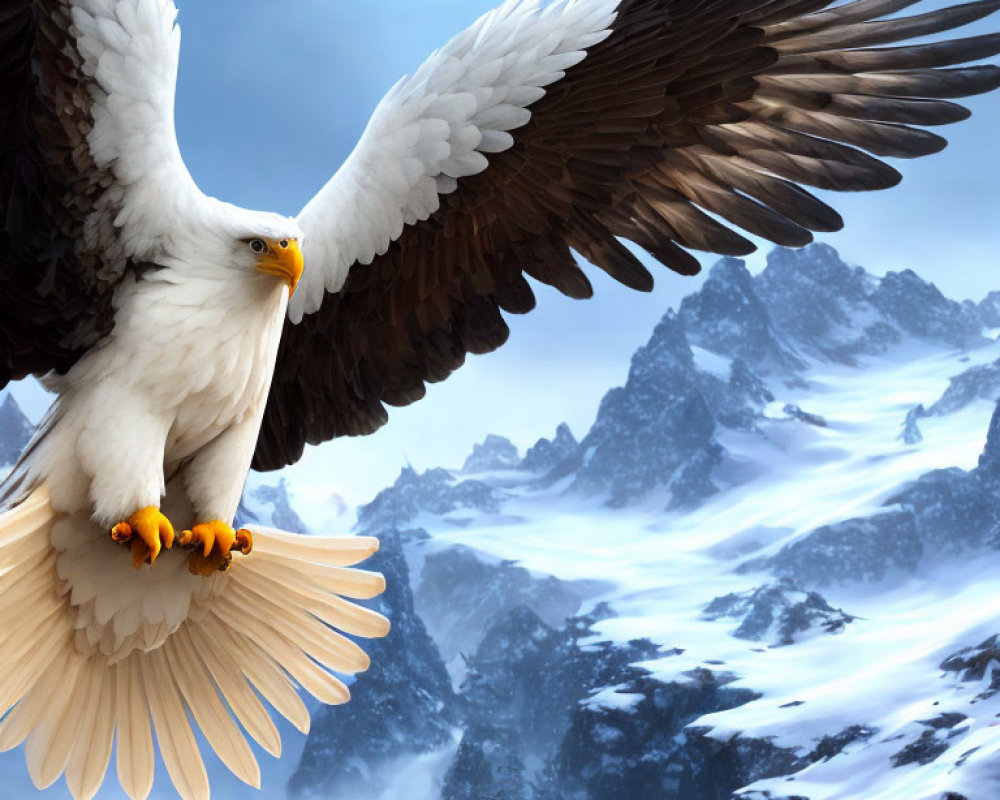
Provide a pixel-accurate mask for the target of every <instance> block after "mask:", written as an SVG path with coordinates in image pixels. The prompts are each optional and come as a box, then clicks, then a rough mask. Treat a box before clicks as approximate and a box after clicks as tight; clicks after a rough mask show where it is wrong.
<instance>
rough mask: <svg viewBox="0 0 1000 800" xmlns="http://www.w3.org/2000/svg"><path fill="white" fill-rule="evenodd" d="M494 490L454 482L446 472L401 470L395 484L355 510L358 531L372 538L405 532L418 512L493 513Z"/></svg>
mask: <svg viewBox="0 0 1000 800" xmlns="http://www.w3.org/2000/svg"><path fill="white" fill-rule="evenodd" d="M498 503H499V500H498V498H497V496H496V494H495V492H494V490H493V489H492V488H491V487H490V486H488V485H487V484H485V483H482V482H480V481H475V480H466V481H458V480H456V478H455V476H454V475H453V474H452V473H451V472H449V471H448V470H446V469H442V468H440V467H439V468H437V469H430V470H427V471H426V472H422V473H418V472H417V471H416V470H415V469H413V468H412V467H403V469H402V470H401V471H400V473H399V477H398V478H397V479H396V482H395V483H394V484H393V485H392V486H390V487H389V488H388V489H383V490H382V491H381V492H379V493H378V494H377V495H376V496H375V499H374V500H372V501H371V502H370V503H368V504H367V505H364V506H361V507H360V508H359V509H358V524H357V527H358V530H359V531H360V532H362V533H370V534H372V535H374V536H378V535H381V532H382V531H383V530H390V529H392V528H399V529H402V528H405V527H406V526H407V524H408V523H410V522H412V521H413V520H414V519H415V518H416V517H417V516H418V515H419V514H420V513H421V512H429V513H432V514H439V515H440V514H447V513H449V512H451V511H455V510H457V509H460V508H471V509H476V510H479V511H487V512H492V511H496V509H497V507H498Z"/></svg>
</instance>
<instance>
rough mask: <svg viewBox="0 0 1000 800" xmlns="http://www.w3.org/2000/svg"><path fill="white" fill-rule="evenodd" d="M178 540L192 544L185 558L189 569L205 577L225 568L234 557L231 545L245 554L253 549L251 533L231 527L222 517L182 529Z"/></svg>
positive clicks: (184, 544)
mask: <svg viewBox="0 0 1000 800" xmlns="http://www.w3.org/2000/svg"><path fill="white" fill-rule="evenodd" d="M178 541H179V542H180V544H181V545H182V546H184V547H195V548H196V549H195V551H194V552H193V553H192V554H191V556H190V558H189V559H188V569H189V570H190V571H191V572H192V573H193V574H195V575H204V576H206V577H208V576H210V575H214V574H215V573H216V572H220V571H221V572H225V571H226V570H227V569H229V567H230V565H231V564H232V560H233V555H232V551H233V546H234V545H235V546H236V549H237V550H238V551H239V552H241V553H243V554H244V555H246V554H247V553H249V552H250V550H251V549H253V534H251V533H250V531H248V530H239V531H235V530H233V526H232V525H228V524H227V523H225V522H222V521H221V520H213V521H212V522H204V523H202V524H200V525H195V526H194V527H193V528H191V530H189V531H184V532H183V533H182V534H181V535H180V537H178Z"/></svg>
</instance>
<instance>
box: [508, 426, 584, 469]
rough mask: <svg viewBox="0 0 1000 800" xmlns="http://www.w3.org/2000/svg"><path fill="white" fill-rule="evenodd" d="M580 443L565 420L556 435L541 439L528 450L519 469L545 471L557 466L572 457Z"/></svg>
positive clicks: (557, 429)
mask: <svg viewBox="0 0 1000 800" xmlns="http://www.w3.org/2000/svg"><path fill="white" fill-rule="evenodd" d="M579 446H580V443H579V442H577V440H576V437H575V436H574V435H573V432H572V431H571V430H570V429H569V425H567V424H566V423H565V422H563V423H562V424H560V425H559V427H558V428H556V435H555V436H554V437H553V438H551V439H539V440H538V441H537V442H535V444H534V445H533V446H532V447H531V448H530V449H529V450H528V452H527V453H526V454H525V456H524V460H523V461H522V462H521V463H520V465H519V466H518V469H522V470H525V471H526V472H538V473H545V472H548V471H549V470H551V469H553V468H555V467H557V466H558V465H559V464H561V463H562V462H564V461H565V460H566V459H568V458H572V456H573V454H574V453H575V452H576V450H577V448H578V447H579Z"/></svg>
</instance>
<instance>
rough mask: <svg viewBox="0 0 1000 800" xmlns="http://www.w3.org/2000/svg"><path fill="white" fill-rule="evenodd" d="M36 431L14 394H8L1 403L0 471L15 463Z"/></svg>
mask: <svg viewBox="0 0 1000 800" xmlns="http://www.w3.org/2000/svg"><path fill="white" fill-rule="evenodd" d="M34 432H35V426H34V425H32V424H31V422H30V421H29V420H28V418H27V417H26V416H25V415H24V412H23V411H21V407H20V406H19V405H18V404H17V400H15V399H14V396H13V395H11V394H8V395H6V397H4V400H3V403H2V404H0V471H3V469H4V468H5V467H11V466H13V465H14V462H16V461H17V459H18V457H19V456H20V455H21V451H22V450H24V448H25V447H27V445H28V441H29V440H30V439H31V436H32V434H33V433H34Z"/></svg>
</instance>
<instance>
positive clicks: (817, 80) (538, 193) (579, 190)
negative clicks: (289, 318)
mask: <svg viewBox="0 0 1000 800" xmlns="http://www.w3.org/2000/svg"><path fill="white" fill-rule="evenodd" d="M915 4H916V0H856V2H853V3H848V4H845V5H840V6H832V5H831V3H830V2H828V0H746V1H744V2H718V1H717V0H626V2H623V3H622V5H621V9H620V14H619V17H618V19H617V21H616V22H615V25H614V33H613V35H612V36H611V37H609V38H608V39H606V40H605V41H604V42H602V43H601V44H599V45H597V46H595V47H594V48H592V50H591V51H590V53H589V54H588V56H587V58H586V59H585V60H584V61H583V62H582V63H581V64H579V65H578V66H576V67H573V68H572V69H570V70H569V71H568V72H567V75H566V77H565V78H564V79H563V80H561V81H560V82H559V83H557V84H555V85H554V86H552V87H549V91H548V94H547V95H546V96H545V97H544V98H543V99H542V100H540V101H539V102H538V103H536V104H535V105H534V106H533V107H532V109H531V110H532V119H531V122H530V123H529V124H528V125H527V126H525V127H524V128H522V129H519V130H517V131H515V146H514V147H513V148H512V149H511V150H509V151H507V152H504V153H502V154H499V155H495V156H492V157H491V160H490V167H489V168H488V169H487V170H486V171H485V172H484V173H482V174H480V175H478V176H475V177H472V178H465V179H463V180H461V181H460V182H459V188H458V190H457V191H456V192H455V193H453V194H451V195H448V196H445V197H443V198H442V204H441V208H440V210H439V211H438V212H437V213H436V214H434V215H433V216H432V217H431V218H430V219H428V220H427V221H426V222H422V223H419V224H417V225H415V226H413V227H410V228H407V229H406V230H405V231H404V232H403V234H402V236H401V237H400V238H399V239H398V240H397V241H396V242H394V243H393V244H392V246H391V247H390V248H389V251H388V252H387V253H386V254H385V255H384V256H382V257H380V258H377V259H376V260H375V261H374V263H373V264H372V265H371V266H364V267H363V266H358V265H355V267H353V268H352V269H351V272H350V274H349V276H348V279H347V282H346V284H345V285H344V287H343V289H342V291H341V292H340V293H339V294H337V295H330V296H328V297H327V298H326V300H325V302H324V304H323V306H322V307H321V308H320V310H319V311H318V312H316V313H315V314H311V315H308V316H307V317H305V318H304V319H303V321H302V322H301V324H298V325H292V324H288V325H286V328H285V334H284V339H283V341H282V345H281V352H280V354H279V360H278V368H277V371H276V374H275V379H274V384H273V386H272V391H271V396H270V398H269V401H268V408H267V412H266V415H265V420H264V425H263V428H262V430H261V436H260V440H259V442H258V447H257V453H256V459H255V466H256V467H257V468H259V469H270V468H277V467H280V466H283V465H284V464H288V463H292V462H294V461H295V460H297V459H298V457H299V456H300V455H301V453H302V449H303V446H304V445H305V443H307V442H308V443H313V444H317V443H319V442H322V441H324V440H327V439H330V438H333V437H335V436H344V435H359V434H367V433H371V432H372V431H374V430H375V429H377V428H378V427H380V426H381V425H382V424H383V423H385V421H386V419H387V414H386V410H385V407H384V405H385V404H397V405H401V404H405V403H409V402H413V401H414V400H416V399H419V398H420V397H422V396H423V393H424V383H425V382H427V381H439V380H443V379H444V378H445V377H447V376H448V374H450V373H451V372H452V371H453V370H454V369H456V368H457V367H459V366H460V365H461V364H462V362H463V360H464V358H465V354H466V353H482V352H486V351H489V350H492V349H494V348H496V347H498V346H500V345H501V344H503V342H504V341H505V340H506V338H507V334H508V329H507V325H506V323H505V322H504V320H503V317H502V316H501V314H500V310H501V309H502V310H504V311H508V312H513V313H523V312H525V311H527V310H530V309H531V308H532V307H533V305H534V298H533V296H532V293H531V289H530V287H529V286H528V284H527V283H526V282H525V280H524V278H523V273H527V274H529V275H531V276H532V277H535V278H536V279H538V280H541V281H543V282H545V283H548V284H550V285H552V286H555V287H557V288H558V289H560V290H561V291H563V292H564V293H566V294H567V295H569V296H571V297H589V296H590V294H591V292H592V289H591V286H590V282H589V281H588V279H587V277H586V276H585V275H584V274H583V273H582V272H581V271H580V269H579V268H578V267H577V265H576V263H575V261H574V258H573V255H572V252H571V248H572V250H575V251H577V252H578V253H580V254H581V255H582V256H584V257H585V258H586V259H587V260H588V261H590V262H592V263H593V264H595V265H596V266H598V267H600V268H601V269H603V270H604V271H605V272H607V273H608V274H609V275H611V276H612V277H614V278H615V279H616V280H618V281H620V282H622V283H624V284H625V285H627V286H631V287H633V288H636V289H640V290H644V289H649V288H650V287H651V286H652V277H651V276H650V274H649V272H648V271H647V270H646V269H645V267H644V266H643V265H642V264H641V263H640V262H639V260H638V259H637V258H636V257H635V256H634V255H633V254H632V253H631V251H629V250H628V249H627V248H626V247H624V246H623V245H622V244H621V243H620V241H619V237H620V238H625V239H630V240H631V241H633V242H635V243H636V244H638V245H639V246H641V247H643V248H645V249H646V250H648V251H649V252H650V253H652V254H653V255H654V256H655V257H656V258H658V259H659V260H660V261H662V262H663V263H664V264H665V265H666V266H668V267H669V268H671V269H673V270H674V271H676V272H679V273H681V274H686V275H689V274H693V273H695V272H697V270H698V262H697V261H696V260H695V259H694V257H693V256H691V254H690V253H688V252H687V250H688V249H694V250H705V251H710V252H715V253H720V254H729V255H743V254H746V253H748V252H751V251H752V250H753V245H752V244H751V242H750V241H749V240H747V239H746V238H745V237H744V236H742V235H740V234H739V233H738V232H736V231H734V230H732V229H730V228H729V227H727V226H726V225H724V224H722V223H721V222H719V221H718V219H717V218H721V219H723V220H726V221H727V222H729V223H731V224H732V225H735V226H738V227H740V228H743V229H744V230H747V231H750V232H752V233H755V234H757V235H759V236H762V237H764V238H767V239H770V240H771V241H774V242H776V243H779V244H788V245H804V244H807V243H808V242H809V241H811V239H812V232H813V231H832V230H838V229H839V228H840V227H841V225H842V222H841V219H840V217H839V216H838V215H837V213H836V212H835V211H834V210H833V209H831V208H830V207H829V206H827V205H826V204H825V203H823V202H822V201H820V200H818V199H817V198H815V197H814V196H812V195H811V194H809V193H808V192H807V191H806V190H805V189H803V188H801V187H800V186H799V185H798V184H804V185H807V186H815V187H818V188H822V189H834V190H841V191H857V190H871V189H881V188H886V187H889V186H892V185H895V184H896V183H897V182H898V181H899V179H900V176H899V173H898V172H897V171H896V170H894V169H893V168H892V167H890V166H888V165H886V164H884V163H882V162H881V161H879V160H878V159H877V158H875V157H874V156H902V157H914V156H921V155H926V154H928V153H932V152H936V151H937V150H939V149H941V147H943V146H944V140H943V139H941V138H940V137H938V136H936V135H934V134H931V133H929V132H927V131H924V130H922V129H921V128H915V127H911V126H913V125H921V126H932V125H940V124H946V123H950V122H954V121H956V120H959V119H962V118H964V117H965V116H966V115H967V112H966V110H965V109H964V108H963V107H961V106H958V105H956V104H954V103H950V102H944V100H945V99H953V98H957V97H964V96H968V95H973V94H978V93H981V92H986V91H989V90H992V89H994V88H996V87H997V86H1000V69H998V68H997V67H995V66H978V67H961V66H959V67H958V68H955V69H943V68H947V67H953V66H955V65H961V64H965V63H968V62H970V61H975V60H978V59H982V58H988V57H991V56H993V55H995V54H996V53H997V52H998V51H1000V36H998V35H991V36H978V37H973V38H968V39H960V40H955V41H946V42H932V43H925V44H916V45H903V46H898V47H883V46H882V45H886V44H889V43H896V42H900V41H904V40H907V39H910V38H913V37H916V36H923V35H926V34H934V33H940V32H942V31H947V30H951V29H952V28H954V27H957V26H959V25H964V24H966V23H968V22H972V21H974V20H977V19H980V18H982V17H984V16H986V15H988V14H991V13H992V12H993V11H995V10H997V9H998V8H1000V2H998V1H997V0H989V1H988V2H976V3H969V4H965V5H961V6H955V7H952V8H945V9H942V10H939V11H934V12H930V13H926V14H918V15H915V16H913V17H910V18H905V19H893V20H891V21H888V20H885V19H884V17H885V15H887V14H893V13H896V12H898V11H901V10H903V9H905V8H907V7H909V6H912V5H915ZM859 48H860V49H859ZM866 151H867V152H866ZM870 154H873V155H870ZM705 212H711V213H712V214H714V215H715V216H709V215H708V214H707V213H705Z"/></svg>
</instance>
